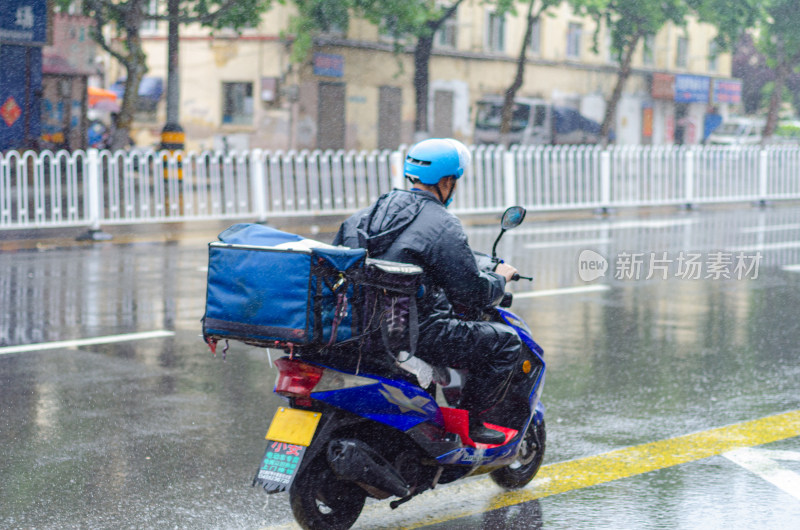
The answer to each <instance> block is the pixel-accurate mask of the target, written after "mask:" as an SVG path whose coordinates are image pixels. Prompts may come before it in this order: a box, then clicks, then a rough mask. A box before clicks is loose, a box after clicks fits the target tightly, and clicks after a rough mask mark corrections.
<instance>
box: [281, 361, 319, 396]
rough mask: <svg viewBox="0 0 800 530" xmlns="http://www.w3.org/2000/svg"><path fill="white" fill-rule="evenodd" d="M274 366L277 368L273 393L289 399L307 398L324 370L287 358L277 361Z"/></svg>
mask: <svg viewBox="0 0 800 530" xmlns="http://www.w3.org/2000/svg"><path fill="white" fill-rule="evenodd" d="M275 366H277V367H278V379H277V381H275V393H276V394H280V395H281V396H285V397H290V398H309V397H310V396H311V391H312V390H313V389H314V387H315V386H317V383H319V380H320V378H321V377H322V373H323V372H324V371H325V369H324V368H320V367H318V366H312V365H310V364H306V363H304V362H300V361H298V360H295V359H288V358H283V359H278V360H277V361H275Z"/></svg>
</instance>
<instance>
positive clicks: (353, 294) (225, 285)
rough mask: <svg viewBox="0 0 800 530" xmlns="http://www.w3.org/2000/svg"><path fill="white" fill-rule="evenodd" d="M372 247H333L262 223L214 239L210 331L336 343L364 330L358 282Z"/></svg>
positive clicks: (251, 340)
mask: <svg viewBox="0 0 800 530" xmlns="http://www.w3.org/2000/svg"><path fill="white" fill-rule="evenodd" d="M365 260H366V251H364V250H363V249H347V248H342V247H332V246H330V245H325V244H322V243H318V242H314V241H312V240H307V239H304V238H302V237H301V236H298V235H295V234H289V233H287V232H282V231H280V230H276V229H274V228H271V227H267V226H262V225H258V224H237V225H234V226H232V227H231V228H229V229H228V230H226V231H224V232H222V233H221V234H220V235H219V241H215V242H213V243H210V244H209V246H208V286H207V291H206V311H205V316H204V317H203V335H204V337H205V338H206V340H207V341H209V340H220V339H232V340H238V341H242V342H245V343H248V344H254V345H259V346H269V345H274V344H275V343H276V342H277V343H284V344H294V345H301V346H302V345H309V344H317V345H324V344H333V343H337V342H342V341H346V340H348V339H351V338H353V337H356V336H357V335H358V334H359V329H358V328H359V326H358V325H357V323H358V322H359V318H356V317H354V315H353V313H354V311H353V308H354V306H355V305H357V304H359V297H360V296H361V293H360V291H359V289H358V288H357V281H358V277H359V274H361V272H362V271H363V268H364V263H365Z"/></svg>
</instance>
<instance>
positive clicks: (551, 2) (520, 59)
mask: <svg viewBox="0 0 800 530" xmlns="http://www.w3.org/2000/svg"><path fill="white" fill-rule="evenodd" d="M526 1H527V3H528V10H527V13H528V14H527V17H526V19H525V20H526V26H525V36H524V37H523V39H522V45H521V46H520V50H519V55H518V56H517V70H516V74H515V75H514V80H513V81H512V82H511V85H510V86H509V87H508V89H507V90H506V92H505V95H504V97H503V110H502V113H501V121H500V138H502V139H503V143H506V140H505V139H506V138H507V135H508V133H509V132H510V131H511V118H512V117H513V114H514V98H516V97H517V92H518V91H519V89H520V88H521V87H522V82H523V80H524V78H525V65H526V63H527V55H528V48H529V47H530V42H531V35H532V34H533V28H534V27H535V25H536V24H537V23H538V22H539V20H540V19H541V17H542V14H544V12H545V11H547V10H548V9H550V8H551V7H553V6H556V5H558V4H560V3H561V2H562V0H526ZM500 7H502V6H500Z"/></svg>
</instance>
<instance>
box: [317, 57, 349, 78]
mask: <svg viewBox="0 0 800 530" xmlns="http://www.w3.org/2000/svg"><path fill="white" fill-rule="evenodd" d="M314 75H321V76H325V77H342V76H343V75H344V56H342V55H338V54H333V53H315V54H314Z"/></svg>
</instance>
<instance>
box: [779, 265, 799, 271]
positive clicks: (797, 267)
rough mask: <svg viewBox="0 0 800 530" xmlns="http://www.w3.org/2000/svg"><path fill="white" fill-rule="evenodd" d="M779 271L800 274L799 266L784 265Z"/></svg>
mask: <svg viewBox="0 0 800 530" xmlns="http://www.w3.org/2000/svg"><path fill="white" fill-rule="evenodd" d="M781 269H783V270H785V271H788V272H800V265H784V266H783V267H781Z"/></svg>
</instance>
